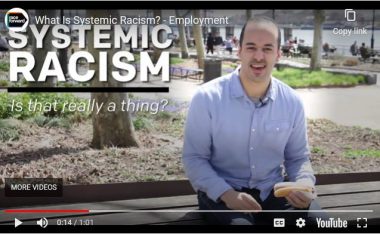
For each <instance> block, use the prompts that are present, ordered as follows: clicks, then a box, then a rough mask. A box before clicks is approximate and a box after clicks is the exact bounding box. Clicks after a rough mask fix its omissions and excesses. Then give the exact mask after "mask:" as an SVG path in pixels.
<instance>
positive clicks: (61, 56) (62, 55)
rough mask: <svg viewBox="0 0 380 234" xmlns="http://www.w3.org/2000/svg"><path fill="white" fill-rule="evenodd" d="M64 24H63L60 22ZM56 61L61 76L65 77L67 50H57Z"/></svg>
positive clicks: (61, 13) (61, 11)
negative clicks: (58, 64) (61, 72)
mask: <svg viewBox="0 0 380 234" xmlns="http://www.w3.org/2000/svg"><path fill="white" fill-rule="evenodd" d="M60 15H61V20H62V19H63V15H64V14H63V10H60ZM61 23H62V24H64V23H63V22H61ZM58 59H59V63H60V64H61V67H62V71H63V74H64V75H65V76H66V75H67V74H68V72H67V48H64V49H59V50H58Z"/></svg>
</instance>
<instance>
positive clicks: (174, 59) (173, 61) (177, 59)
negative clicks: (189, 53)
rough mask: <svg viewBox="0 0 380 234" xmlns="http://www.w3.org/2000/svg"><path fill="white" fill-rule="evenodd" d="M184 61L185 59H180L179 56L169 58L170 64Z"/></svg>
mask: <svg viewBox="0 0 380 234" xmlns="http://www.w3.org/2000/svg"><path fill="white" fill-rule="evenodd" d="M184 61H185V60H184V59H181V58H170V64H171V65H174V64H179V63H183V62H184Z"/></svg>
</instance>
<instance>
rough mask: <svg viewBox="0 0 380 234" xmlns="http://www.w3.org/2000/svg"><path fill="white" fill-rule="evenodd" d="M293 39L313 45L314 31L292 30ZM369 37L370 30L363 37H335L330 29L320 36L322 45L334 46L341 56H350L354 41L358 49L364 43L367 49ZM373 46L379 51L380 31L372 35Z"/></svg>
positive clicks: (369, 44)
mask: <svg viewBox="0 0 380 234" xmlns="http://www.w3.org/2000/svg"><path fill="white" fill-rule="evenodd" d="M281 34H282V38H284V37H283V35H284V31H283V30H281ZM292 34H293V38H295V37H297V40H298V41H299V40H300V39H303V40H305V44H306V45H311V46H312V45H313V36H314V30H310V29H304V30H302V29H293V32H292ZM371 37H372V30H368V29H367V34H365V35H357V34H354V35H352V34H351V35H350V36H342V35H335V34H333V30H332V29H324V30H323V34H322V41H323V43H325V42H327V43H328V44H329V45H330V47H331V46H335V47H336V48H337V51H336V53H339V54H342V55H351V53H350V46H351V45H352V44H353V43H354V41H356V42H357V43H356V44H357V46H358V47H360V46H361V44H362V43H363V42H364V43H365V44H366V46H367V47H370V46H371ZM374 39H375V44H374V49H375V50H380V30H375V34H374ZM282 43H284V39H282Z"/></svg>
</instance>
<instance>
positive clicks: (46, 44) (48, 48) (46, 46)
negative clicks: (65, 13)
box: [28, 9, 58, 87]
mask: <svg viewBox="0 0 380 234" xmlns="http://www.w3.org/2000/svg"><path fill="white" fill-rule="evenodd" d="M45 15H46V17H47V18H56V17H57V16H58V11H56V10H41V9H40V10H36V16H45ZM42 26H43V24H36V28H37V30H38V31H39V32H40V31H41V28H42ZM30 33H31V32H30ZM32 38H33V37H32ZM52 40H53V35H52V33H51V27H50V28H49V30H48V31H47V32H46V35H45V37H44V41H43V48H40V49H38V48H36V40H35V39H33V42H32V43H33V46H32V54H33V55H34V57H35V58H36V64H35V65H34V68H33V69H32V71H31V73H32V75H33V77H34V79H35V80H37V79H38V77H39V76H40V73H41V69H42V65H43V64H44V63H43V61H44V59H45V58H46V56H47V53H48V52H52V51H56V49H55V48H54V47H53V45H52ZM55 85H56V78H54V77H51V76H48V77H47V78H46V82H28V86H31V87H37V86H38V87H53V86H55Z"/></svg>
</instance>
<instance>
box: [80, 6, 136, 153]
mask: <svg viewBox="0 0 380 234" xmlns="http://www.w3.org/2000/svg"><path fill="white" fill-rule="evenodd" d="M87 15H88V16H93V17H97V18H100V17H109V16H110V15H112V16H114V17H117V15H118V12H117V11H114V10H113V11H111V10H88V11H87ZM88 35H89V36H88V38H89V40H88V51H89V52H90V53H91V54H92V55H93V56H94V58H95V63H91V65H90V69H92V70H95V76H94V78H93V80H92V82H91V86H93V87H120V86H123V83H120V82H117V81H116V80H114V79H108V82H100V81H99V65H100V66H107V77H111V76H112V75H111V73H112V71H113V66H112V63H108V64H99V52H100V51H106V52H108V53H107V60H108V61H112V56H113V55H114V53H115V50H114V49H112V48H111V49H98V48H94V41H93V40H92V39H93V38H94V31H93V30H91V31H90V32H89V33H88ZM110 35H111V38H110V42H112V41H113V33H111V34H110ZM91 99H94V100H95V102H96V103H99V104H101V103H103V108H102V109H101V110H100V112H99V113H98V114H97V113H96V111H94V112H93V113H92V126H93V137H92V147H94V148H98V149H101V148H104V147H106V146H118V147H132V146H138V143H137V140H136V137H135V134H134V127H133V124H132V121H131V118H130V115H129V113H128V112H127V111H122V110H121V102H122V101H123V100H127V99H128V96H127V93H106V92H105V93H91ZM111 102H112V103H113V104H115V105H116V108H115V111H108V109H107V107H108V106H109V105H112V103H111Z"/></svg>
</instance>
